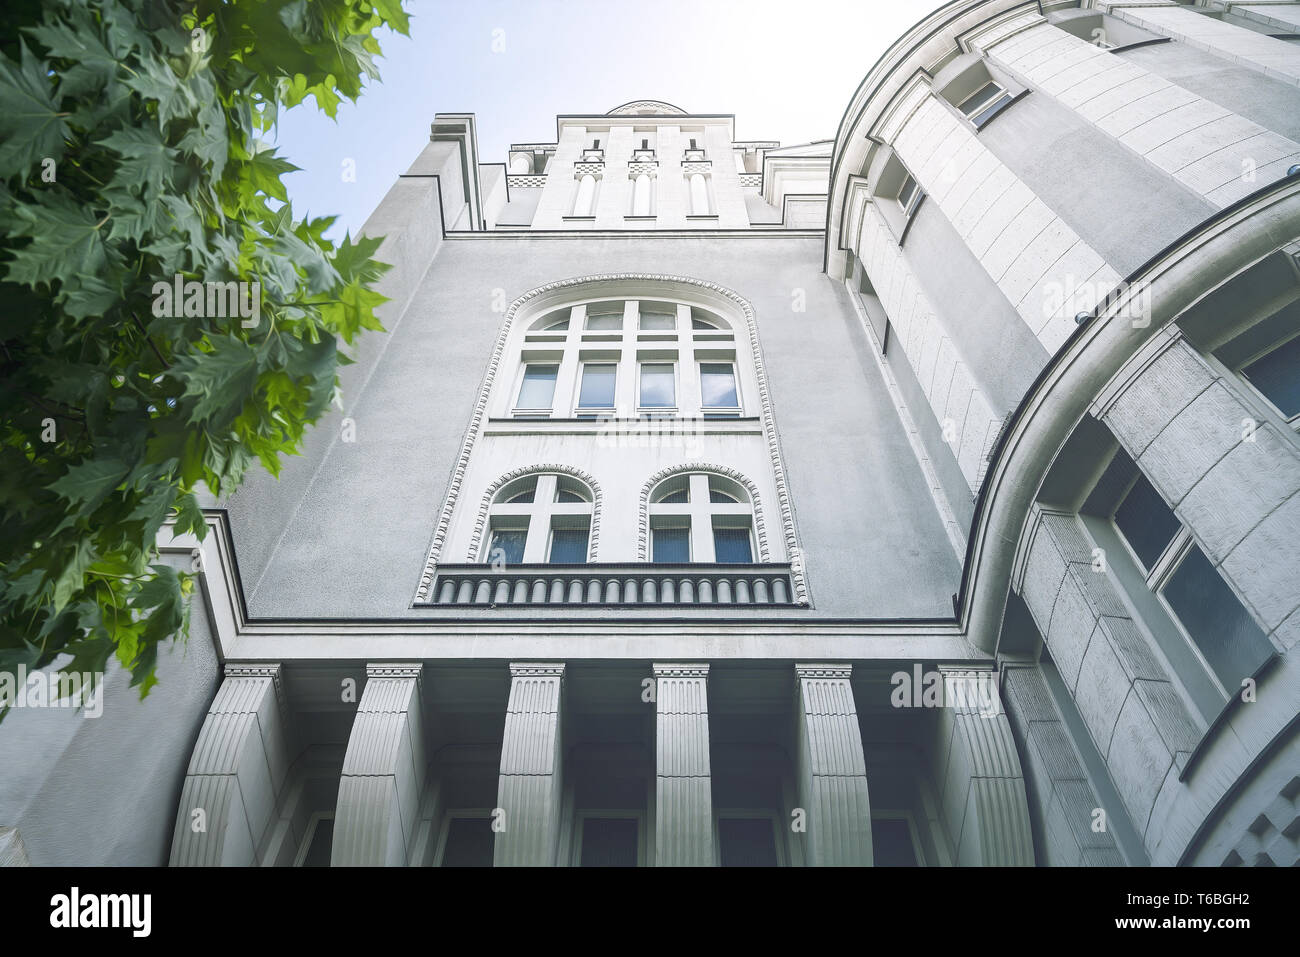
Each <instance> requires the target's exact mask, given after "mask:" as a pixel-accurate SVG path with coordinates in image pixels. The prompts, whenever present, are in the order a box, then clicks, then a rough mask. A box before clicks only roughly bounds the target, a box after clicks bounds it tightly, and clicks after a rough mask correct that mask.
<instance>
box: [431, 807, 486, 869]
mask: <svg viewBox="0 0 1300 957" xmlns="http://www.w3.org/2000/svg"><path fill="white" fill-rule="evenodd" d="M492 838H493V835H492V819H491V818H486V817H454V818H452V819H451V823H450V824H449V825H448V826H447V846H446V848H444V850H443V852H442V866H443V867H491V866H492Z"/></svg>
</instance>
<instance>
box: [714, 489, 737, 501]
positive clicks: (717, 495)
mask: <svg viewBox="0 0 1300 957" xmlns="http://www.w3.org/2000/svg"><path fill="white" fill-rule="evenodd" d="M709 501H710V502H715V503H716V502H722V503H725V504H728V505H735V504H737V503H736V499H735V498H733V497H732V496H730V495H728V494H727V493H726V492H719V491H718V490H717V489H716V488H711V489H709Z"/></svg>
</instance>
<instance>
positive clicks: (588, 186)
mask: <svg viewBox="0 0 1300 957" xmlns="http://www.w3.org/2000/svg"><path fill="white" fill-rule="evenodd" d="M595 211H596V177H595V176H592V175H591V174H590V173H584V174H583V176H582V178H581V179H580V180H578V198H577V199H576V200H574V203H573V215H574V216H591V215H594V213H595Z"/></svg>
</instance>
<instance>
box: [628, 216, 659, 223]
mask: <svg viewBox="0 0 1300 957" xmlns="http://www.w3.org/2000/svg"><path fill="white" fill-rule="evenodd" d="M656 219H658V217H657V216H624V217H623V222H625V223H653V222H654V221H655V220H656Z"/></svg>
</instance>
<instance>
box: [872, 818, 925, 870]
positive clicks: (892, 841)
mask: <svg viewBox="0 0 1300 957" xmlns="http://www.w3.org/2000/svg"><path fill="white" fill-rule="evenodd" d="M871 850H872V853H873V854H874V855H875V859H876V867H916V848H914V847H913V846H912V833H911V830H910V829H909V828H908V826H907V822H906V821H903V820H898V819H896V818H894V819H891V818H874V817H873V818H872V819H871Z"/></svg>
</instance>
